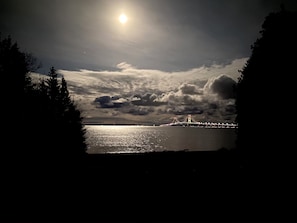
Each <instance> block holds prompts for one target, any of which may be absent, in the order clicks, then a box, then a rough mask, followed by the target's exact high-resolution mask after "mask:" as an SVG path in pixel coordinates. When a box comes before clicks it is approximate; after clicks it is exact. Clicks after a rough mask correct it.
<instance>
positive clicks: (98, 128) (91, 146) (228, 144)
mask: <svg viewBox="0 0 297 223" xmlns="http://www.w3.org/2000/svg"><path fill="white" fill-rule="evenodd" d="M86 129H87V143H88V153H139V152H152V151H180V150H188V151H211V150H218V149H221V148H227V149H231V148H234V147H235V139H236V133H235V129H212V128H197V127H182V126H174V127H172V126H167V127H164V126H162V127H161V126H133V125H128V126H126V125H122V126H121V125H86Z"/></svg>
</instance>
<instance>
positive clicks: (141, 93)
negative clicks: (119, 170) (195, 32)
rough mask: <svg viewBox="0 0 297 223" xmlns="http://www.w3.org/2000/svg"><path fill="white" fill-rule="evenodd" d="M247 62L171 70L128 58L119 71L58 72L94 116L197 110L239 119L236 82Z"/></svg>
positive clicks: (150, 116) (207, 116) (203, 115)
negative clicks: (130, 61)
mask: <svg viewBox="0 0 297 223" xmlns="http://www.w3.org/2000/svg"><path fill="white" fill-rule="evenodd" d="M245 62H246V59H241V60H235V61H233V62H232V63H231V64H230V65H226V66H222V65H213V66H210V67H206V66H203V67H198V68H195V69H191V70H188V71H182V72H170V73H169V72H163V71H160V70H148V69H139V68H137V67H134V66H132V65H130V64H128V63H124V62H123V63H120V64H118V65H117V67H118V68H119V69H120V70H118V71H107V70H106V71H91V70H81V71H66V70H59V73H61V74H62V75H63V76H64V77H65V79H66V80H67V82H68V83H69V86H70V87H71V89H72V90H73V91H72V94H73V95H74V96H75V98H76V99H78V100H80V101H81V102H83V103H84V109H83V110H84V111H86V112H85V113H86V116H88V117H90V118H93V117H94V116H100V117H101V116H102V117H103V116H104V117H107V118H108V117H114V116H116V117H118V118H120V117H126V116H129V119H133V118H135V117H143V118H144V117H146V119H147V120H146V122H148V121H152V120H163V119H164V120H165V121H166V119H165V118H166V117H167V119H168V116H172V115H180V116H183V115H187V114H193V115H197V116H199V117H197V118H198V119H203V120H225V118H226V119H227V120H234V118H235V110H234V98H233V95H232V94H231V91H232V89H233V86H232V85H233V84H234V83H236V80H237V79H238V77H239V72H238V70H239V69H241V68H242V66H243V65H244V64H245ZM222 73H223V74H224V75H222ZM76 86H79V87H78V88H76ZM80 88H85V89H88V92H87V94H85V95H83V94H82V91H80V90H79V89H80ZM75 90H78V92H77V93H76V92H75ZM88 103H89V104H88ZM100 114H101V115H100ZM126 118H127V117H126ZM162 118H163V119H162ZM127 119H128V118H127ZM106 120H107V119H106ZM137 121H139V120H137ZM159 122H162V121H159Z"/></svg>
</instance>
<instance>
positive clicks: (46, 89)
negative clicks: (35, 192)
mask: <svg viewBox="0 0 297 223" xmlns="http://www.w3.org/2000/svg"><path fill="white" fill-rule="evenodd" d="M37 68H38V65H36V59H35V58H34V57H33V56H32V55H31V54H28V53H23V52H21V51H20V49H19V47H18V45H17V43H12V40H11V37H7V38H5V39H1V36H0V75H1V77H2V78H1V80H2V84H1V85H2V98H4V100H3V105H4V106H3V108H4V110H5V113H4V116H3V119H4V120H5V122H4V126H8V127H11V128H12V129H13V131H6V132H5V133H4V134H3V135H2V136H3V140H8V139H10V143H11V146H9V147H6V148H5V149H2V150H5V151H2V152H7V153H9V154H10V155H13V156H14V157H18V158H20V159H29V160H30V161H32V160H34V159H36V160H38V159H39V160H44V159H48V160H52V161H53V160H57V159H59V158H62V159H66V158H71V157H74V156H76V157H77V156H81V155H83V154H85V153H86V143H85V129H84V126H83V124H82V119H83V118H82V116H81V112H80V111H79V110H78V109H77V107H76V105H75V104H74V101H72V100H71V98H70V95H69V92H68V89H67V83H66V80H65V79H64V78H63V77H62V78H60V77H58V74H57V72H56V70H55V68H54V67H52V68H51V69H50V72H49V75H48V77H47V78H44V79H40V83H39V84H33V82H32V79H31V78H30V75H29V74H30V72H31V71H34V69H37ZM8 129H9V128H8ZM16 138H17V140H19V139H21V143H18V144H17V145H14V142H16V140H15V139H16ZM4 142H5V141H3V143H4ZM4 144H5V143H4Z"/></svg>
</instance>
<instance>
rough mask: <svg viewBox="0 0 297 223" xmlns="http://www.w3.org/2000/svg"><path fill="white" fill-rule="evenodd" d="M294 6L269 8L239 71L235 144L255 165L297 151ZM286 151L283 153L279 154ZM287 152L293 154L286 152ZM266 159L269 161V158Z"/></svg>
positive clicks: (273, 161)
mask: <svg viewBox="0 0 297 223" xmlns="http://www.w3.org/2000/svg"><path fill="white" fill-rule="evenodd" d="M296 27H297V12H292V11H287V10H285V9H284V8H282V9H281V10H280V11H279V12H273V13H270V14H269V15H268V16H267V17H266V18H265V21H264V23H263V25H262V30H261V31H260V34H261V37H260V38H258V39H257V40H256V41H255V43H254V44H253V45H252V54H251V56H250V58H249V60H248V61H247V63H246V65H245V66H244V67H243V69H242V70H241V71H240V72H241V76H240V78H239V81H238V85H237V87H236V94H237V98H236V107H237V122H238V127H239V128H238V147H239V149H240V150H241V151H242V152H243V154H244V156H245V157H246V158H247V162H249V163H255V165H258V166H259V165H262V164H263V165H262V166H265V165H266V166H269V165H273V163H274V164H277V163H278V164H277V165H279V164H281V165H282V164H284V163H283V162H282V161H280V159H287V158H288V157H289V156H291V155H292V156H291V157H294V156H295V155H296V154H297V153H296V151H295V150H294V149H293V148H292V144H294V142H293V139H294V136H293V134H292V133H293V132H292V130H291V128H292V127H294V126H296V116H295V114H294V112H293V111H294V110H293V107H292V106H294V105H293V104H294V101H295V97H294V94H295V82H294V81H293V78H294V75H296V68H295V66H294V65H295V63H296V61H297V54H296V52H297V41H296V40H297V32H296ZM281 154H282V155H284V156H285V157H283V158H280V157H282V156H281ZM289 154H291V155H289ZM267 162H268V163H269V165H268V164H267Z"/></svg>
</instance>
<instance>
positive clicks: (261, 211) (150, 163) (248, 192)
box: [0, 150, 296, 222]
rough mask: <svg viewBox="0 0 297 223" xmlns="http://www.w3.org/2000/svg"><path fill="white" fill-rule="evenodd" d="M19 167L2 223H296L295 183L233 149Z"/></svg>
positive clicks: (7, 191)
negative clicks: (249, 165)
mask: <svg viewBox="0 0 297 223" xmlns="http://www.w3.org/2000/svg"><path fill="white" fill-rule="evenodd" d="M36 163H39V165H37V164H36ZM14 167H15V168H14V170H12V168H13V166H12V165H10V166H7V168H8V169H7V171H4V172H5V173H6V175H4V177H2V185H4V187H3V189H2V191H1V192H2V194H3V196H2V198H3V199H2V204H3V205H2V207H3V208H2V213H1V218H2V219H5V220H12V221H33V220H34V221H36V220H37V221H71V222H77V221H79V222H86V221H97V222H98V221H100V222H111V221H138V222H141V221H179V222H185V221H216V222H217V221H219V222H222V221H282V222H284V221H295V220H296V217H295V206H296V205H295V203H294V198H295V197H294V196H295V195H294V192H295V190H296V189H295V187H294V184H291V185H290V182H291V181H288V179H287V178H283V179H281V178H280V177H279V176H280V175H281V174H275V177H274V178H273V177H271V174H265V173H264V172H261V171H260V172H259V173H257V172H255V171H251V170H248V169H246V168H245V167H244V166H242V163H241V161H240V158H239V156H238V153H237V152H236V151H228V150H220V151H213V152H185V151H183V152H159V153H157V152H154V153H147V154H101V155H99V154H98V155H94V154H92V155H87V156H85V157H83V158H79V159H75V160H71V161H69V160H67V162H66V161H65V160H64V162H63V161H61V160H51V161H48V160H47V161H44V162H42V161H40V160H39V161H38V162H35V163H34V162H33V161H32V162H28V161H26V162H23V163H22V165H21V166H20V165H17V166H14ZM268 176H269V177H268ZM292 179H294V176H292ZM280 180H281V182H282V184H279V183H280ZM292 182H293V181H292ZM279 185H281V186H279ZM292 188H293V189H292ZM2 219H0V220H2Z"/></svg>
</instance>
